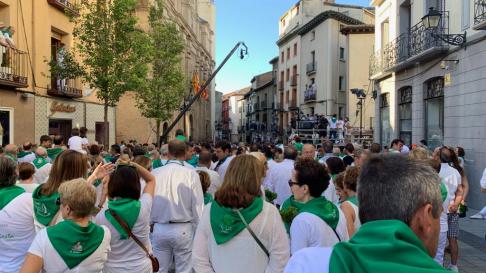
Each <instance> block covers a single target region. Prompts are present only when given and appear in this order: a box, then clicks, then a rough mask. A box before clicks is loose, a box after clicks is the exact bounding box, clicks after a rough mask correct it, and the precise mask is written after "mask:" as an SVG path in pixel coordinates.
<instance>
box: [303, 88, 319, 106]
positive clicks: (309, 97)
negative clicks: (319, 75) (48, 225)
mask: <svg viewBox="0 0 486 273" xmlns="http://www.w3.org/2000/svg"><path fill="white" fill-rule="evenodd" d="M316 98H317V88H316V87H315V85H311V86H310V87H309V88H308V89H307V90H305V91H304V102H310V101H315V100H316Z"/></svg>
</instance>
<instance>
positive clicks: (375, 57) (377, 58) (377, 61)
mask: <svg viewBox="0 0 486 273" xmlns="http://www.w3.org/2000/svg"><path fill="white" fill-rule="evenodd" d="M381 72H383V52H382V51H381V50H379V51H377V52H372V53H371V56H370V61H369V76H370V78H371V77H373V76H374V75H377V74H380V73H381Z"/></svg>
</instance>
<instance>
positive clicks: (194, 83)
mask: <svg viewBox="0 0 486 273" xmlns="http://www.w3.org/2000/svg"><path fill="white" fill-rule="evenodd" d="M192 88H193V89H194V95H196V94H197V92H198V91H199V73H194V75H193V76H192Z"/></svg>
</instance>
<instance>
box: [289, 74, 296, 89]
mask: <svg viewBox="0 0 486 273" xmlns="http://www.w3.org/2000/svg"><path fill="white" fill-rule="evenodd" d="M290 86H297V75H293V76H292V78H291V79H290Z"/></svg>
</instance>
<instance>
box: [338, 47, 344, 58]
mask: <svg viewBox="0 0 486 273" xmlns="http://www.w3.org/2000/svg"><path fill="white" fill-rule="evenodd" d="M339 59H341V60H344V48H343V47H340V48H339Z"/></svg>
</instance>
